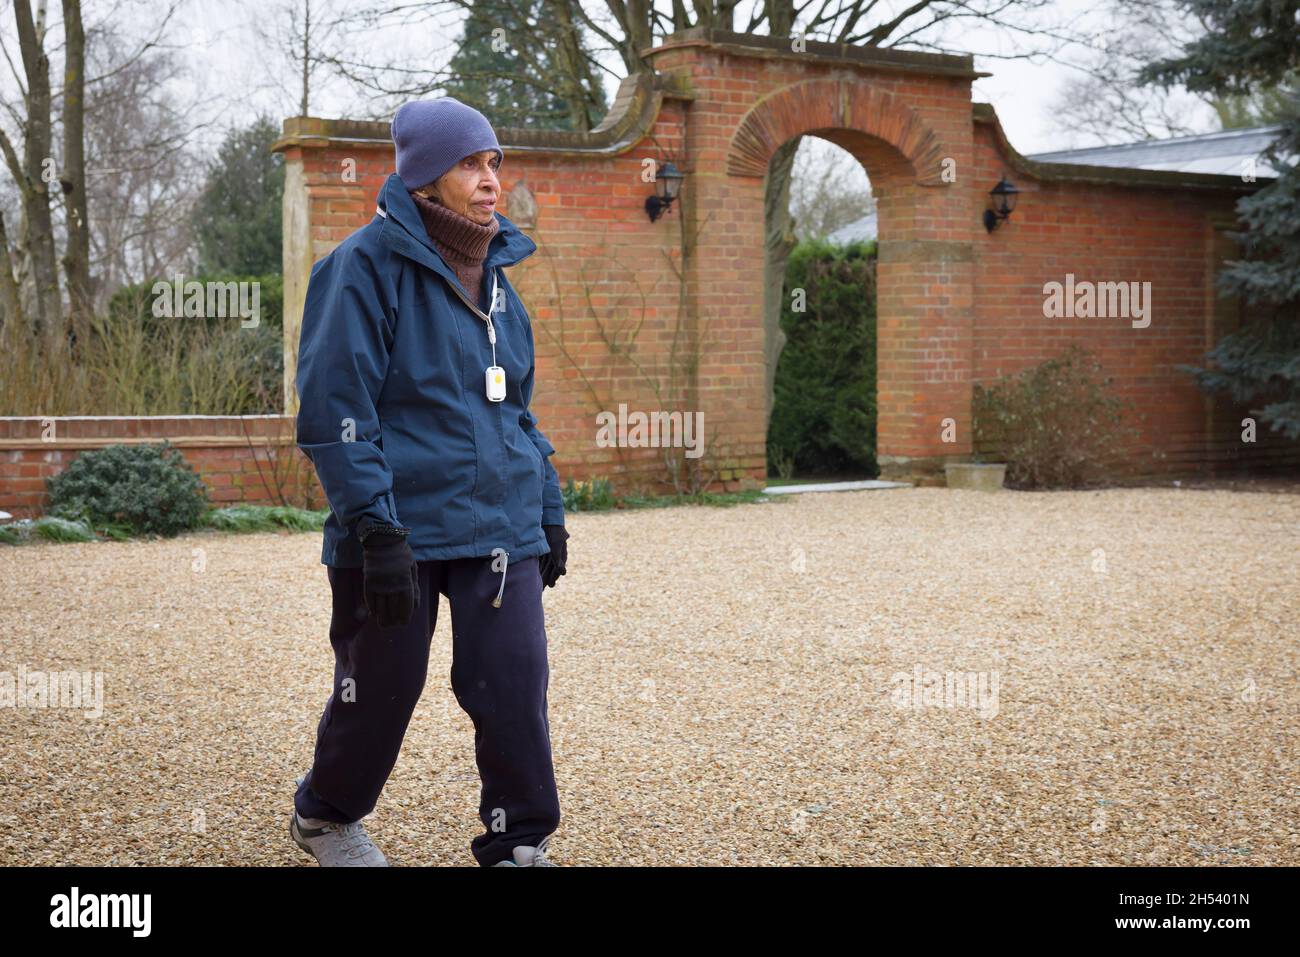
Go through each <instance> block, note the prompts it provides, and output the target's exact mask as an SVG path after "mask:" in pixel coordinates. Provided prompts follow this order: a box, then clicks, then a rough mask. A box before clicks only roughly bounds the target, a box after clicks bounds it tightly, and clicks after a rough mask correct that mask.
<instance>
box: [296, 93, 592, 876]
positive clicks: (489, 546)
mask: <svg viewBox="0 0 1300 957" xmlns="http://www.w3.org/2000/svg"><path fill="white" fill-rule="evenodd" d="M392 135H393V141H394V143H395V144H396V147H397V171H396V172H395V173H393V174H391V175H390V176H389V177H388V180H387V181H386V182H385V183H384V185H383V187H382V188H381V189H380V191H379V194H378V197H377V208H376V211H375V216H374V218H373V219H371V221H370V222H369V223H368V224H367V225H366V226H363V227H362V228H360V229H358V230H357V231H356V232H354V233H352V234H351V235H350V236H348V237H347V238H346V239H345V240H343V242H341V243H340V244H339V245H338V247H337V248H336V249H335V250H334V251H333V252H332V253H330V254H329V255H328V256H326V257H325V258H324V259H322V260H321V261H320V262H318V263H316V264H315V265H314V266H313V267H312V271H311V281H310V283H309V285H308V288H307V298H306V304H305V307H304V310H303V324H302V339H301V342H300V345H299V351H298V375H297V389H298V396H299V400H300V405H299V412H298V421H297V426H298V434H297V440H298V446H299V447H300V448H301V449H302V450H303V452H304V453H306V455H307V456H308V457H309V458H310V459H311V461H312V463H313V464H314V465H315V467H316V474H317V476H318V477H319V478H320V483H321V487H322V488H323V489H324V491H325V495H326V497H327V499H328V500H329V506H330V515H329V518H328V520H327V521H326V523H325V541H324V548H323V551H322V555H321V562H322V564H324V565H326V566H327V575H328V578H329V583H330V588H331V591H332V595H333V598H332V618H331V622H330V644H331V645H332V646H333V649H334V660H335V665H334V691H333V694H332V695H331V696H330V698H329V701H328V702H327V703H326V705H325V711H324V714H323V715H322V717H321V719H320V724H319V726H318V728H317V731H316V752H315V760H314V763H313V764H312V767H311V770H310V771H309V772H308V773H307V774H305V775H304V776H303V777H301V778H299V779H298V791H297V794H296V795H295V798H294V805H295V807H294V812H293V815H292V818H291V822H290V832H291V834H292V836H293V839H294V841H295V843H297V844H298V846H299V847H301V848H303V849H304V850H306V851H307V852H308V853H310V854H312V855H313V856H314V857H315V858H316V859H317V860H318V861H319V862H320V864H321V865H324V866H362V867H365V866H385V865H386V864H387V860H386V858H385V857H384V855H383V854H382V853H381V852H380V851H379V849H378V848H376V847H375V845H374V844H373V843H372V842H371V840H370V838H369V837H368V836H367V835H366V832H365V829H364V827H363V825H362V824H361V818H363V817H364V816H366V815H367V814H369V813H370V812H371V811H372V810H373V809H374V807H375V804H376V802H377V801H378V799H379V794H380V792H381V791H382V790H383V787H384V783H385V781H387V779H388V776H389V774H390V773H391V772H392V769H393V766H394V764H395V763H396V761H397V755H398V751H399V749H400V747H401V743H402V738H403V736H404V734H405V732H406V727H407V724H408V722H409V721H410V718H411V712H412V711H413V709H414V708H415V705H416V702H417V701H418V700H419V697H420V693H421V691H422V689H423V688H424V683H425V673H426V671H427V667H428V657H429V646H430V642H431V640H432V636H433V631H434V625H435V622H436V620H437V614H438V604H439V598H438V596H439V594H442V595H446V596H447V600H448V603H449V605H450V608H451V624H452V655H453V663H452V667H451V685H452V690H453V691H454V692H455V695H456V700H457V702H459V704H460V706H461V707H462V708H463V709H464V710H465V711H466V712H467V713H468V714H469V716H470V717H471V718H472V719H473V722H474V746H475V757H476V759H477V762H478V770H479V776H480V777H481V778H482V782H483V787H482V791H481V796H480V803H479V809H478V812H479V818H480V819H481V820H482V822H483V826H484V828H485V831H484V832H483V833H482V834H480V835H478V836H476V837H475V838H474V840H473V842H472V843H471V851H472V853H473V854H474V857H475V859H476V860H477V861H478V863H479V864H481V865H483V866H489V867H490V866H550V865H551V862H549V861H547V860H546V856H545V847H546V843H547V842H548V841H549V839H550V835H551V833H552V832H553V831H554V830H555V829H556V827H557V826H558V825H559V820H560V808H559V798H558V795H557V793H556V787H555V773H554V770H553V768H552V765H551V744H550V728H549V725H548V722H547V714H546V689H547V681H548V677H549V669H548V666H547V658H546V631H545V627H544V622H543V616H542V588H543V587H544V586H548V587H553V586H554V585H555V583H556V580H557V579H558V577H559V576H560V575H563V574H564V573H565V561H566V545H565V539H567V538H568V533H567V532H566V531H565V529H564V506H563V500H562V498H561V495H560V483H559V476H558V475H557V474H556V471H555V468H554V467H553V466H552V465H551V463H550V461H549V459H548V456H550V455H551V454H552V453H553V452H554V451H555V449H554V448H553V447H552V446H551V443H550V442H548V441H547V440H546V436H544V435H543V434H542V432H541V430H540V429H539V428H538V427H537V420H536V418H535V417H534V416H533V415H532V413H531V412H530V411H529V408H528V406H529V401H530V399H531V397H532V394H533V385H534V369H533V333H532V325H531V323H530V321H529V318H528V313H527V312H526V311H525V310H524V307H523V304H522V303H521V302H520V301H519V297H518V296H517V295H516V294H515V291H514V289H513V288H512V287H511V285H510V282H509V281H508V280H507V279H506V276H505V267H507V266H511V265H514V264H515V263H517V262H519V261H520V260H522V259H524V258H525V257H527V256H529V255H530V254H532V253H533V252H534V250H535V249H536V248H537V247H536V246H535V245H534V243H533V242H532V240H530V239H529V238H528V237H527V236H525V235H524V234H523V233H522V232H520V231H519V229H518V228H516V227H515V226H514V224H513V223H511V222H510V221H509V220H508V219H506V218H505V217H504V216H502V215H501V214H500V213H499V212H497V211H496V205H497V201H498V199H499V198H500V192H501V184H500V182H499V181H498V180H497V171H498V169H499V167H500V164H501V160H502V158H503V154H502V151H501V147H500V146H499V145H498V144H497V139H496V134H495V133H494V132H493V130H492V127H491V125H490V124H489V123H488V121H487V119H486V118H485V117H484V116H483V115H482V114H481V113H479V112H478V111H477V110H475V109H473V108H471V107H469V106H466V105H465V104H463V103H460V102H458V101H456V100H454V99H451V98H450V97H447V98H443V99H439V100H421V101H414V102H410V103H406V104H404V105H403V106H402V107H401V108H400V109H399V110H398V111H397V113H396V115H395V116H394V118H393V123H392Z"/></svg>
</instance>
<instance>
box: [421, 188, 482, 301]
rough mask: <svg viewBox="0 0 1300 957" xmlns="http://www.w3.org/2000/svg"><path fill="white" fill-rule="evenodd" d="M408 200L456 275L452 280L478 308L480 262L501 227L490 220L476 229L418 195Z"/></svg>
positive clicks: (441, 206) (464, 219) (465, 219)
mask: <svg viewBox="0 0 1300 957" xmlns="http://www.w3.org/2000/svg"><path fill="white" fill-rule="evenodd" d="M411 199H413V200H415V208H416V209H418V210H419V211H420V218H421V219H422V220H424V228H425V229H426V230H428V232H429V239H431V240H432V241H433V244H434V246H436V247H437V249H438V252H439V253H441V254H442V258H443V259H445V260H446V261H447V265H448V266H450V267H451V268H452V270H453V271H454V272H455V273H456V278H457V279H459V280H460V284H461V285H462V286H464V287H465V291H466V292H468V293H469V295H470V299H471V301H473V302H475V303H478V305H479V306H480V308H481V307H482V306H483V302H482V299H481V298H480V296H481V286H482V281H483V260H484V259H485V258H486V257H487V248H488V243H490V242H491V241H492V237H493V236H495V235H496V234H497V230H498V229H499V228H500V226H501V224H500V222H499V221H498V220H497V218H496V217H495V216H493V217H492V222H490V223H488V224H487V225H486V226H480V225H479V224H478V223H476V222H474V221H473V220H472V219H468V218H466V217H464V216H462V215H461V214H460V213H456V212H452V211H451V210H450V209H448V208H447V207H446V206H443V205H441V204H440V203H435V202H434V201H433V200H431V199H425V198H424V197H423V196H421V195H420V194H419V193H411Z"/></svg>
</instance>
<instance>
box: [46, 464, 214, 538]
mask: <svg viewBox="0 0 1300 957" xmlns="http://www.w3.org/2000/svg"><path fill="white" fill-rule="evenodd" d="M48 484H49V491H50V508H49V512H50V514H51V515H53V516H55V517H57V518H66V519H72V520H74V521H77V520H79V521H84V522H86V523H87V524H89V525H91V526H93V527H94V528H97V529H106V530H108V531H109V532H110V534H114V533H116V534H115V537H120V535H121V534H122V533H123V532H124V531H129V532H130V533H132V534H146V535H148V534H156V535H166V536H172V535H175V534H177V533H178V532H182V531H185V530H187V529H192V528H197V527H198V526H199V525H200V523H201V522H202V519H203V515H204V513H205V512H206V511H207V507H208V501H207V498H208V496H207V489H206V488H205V487H204V485H203V482H202V480H201V479H200V478H199V476H198V474H197V473H195V471H194V470H193V469H192V468H190V466H189V464H188V463H187V462H186V461H185V459H184V458H183V457H182V456H181V454H180V452H179V451H178V450H177V449H176V447H175V446H173V445H171V444H170V443H168V442H162V443H159V444H157V445H110V446H108V447H107V448H102V449H95V450H94V451H90V452H83V453H82V454H81V455H78V456H77V457H76V458H75V459H74V460H73V462H72V464H71V465H69V466H68V468H67V469H66V470H65V471H63V472H61V473H60V474H58V475H56V476H54V478H52V479H50V480H49V483H48Z"/></svg>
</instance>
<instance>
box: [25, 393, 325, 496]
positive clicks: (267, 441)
mask: <svg viewBox="0 0 1300 957" xmlns="http://www.w3.org/2000/svg"><path fill="white" fill-rule="evenodd" d="M293 429H294V420H293V417H292V416H286V415H249V416H227V415H178V416H69V417H47V418H41V417H19V418H14V417H0V509H3V510H4V511H7V512H10V513H12V514H13V515H15V516H17V517H32V516H34V515H38V514H40V513H41V512H42V511H43V510H44V508H45V505H46V502H47V495H46V481H47V480H48V479H50V478H52V477H53V476H55V475H57V474H58V473H59V472H62V471H63V470H64V469H65V468H67V467H68V465H69V464H70V463H71V462H72V460H73V459H74V458H76V456H77V455H78V454H79V453H81V452H83V451H85V450H86V449H99V448H104V447H105V446H108V445H121V444H142V443H150V442H161V441H163V440H164V439H166V440H167V441H169V442H170V443H171V444H172V445H174V446H176V447H177V448H178V449H179V450H180V452H181V454H182V455H184V457H185V460H186V461H187V462H189V463H190V465H192V466H193V467H194V469H195V471H197V472H198V473H199V476H200V477H201V478H202V479H203V482H204V484H205V485H207V487H208V494H209V497H210V498H211V500H212V502H213V504H216V505H226V504H230V503H234V502H243V503H248V504H253V505H279V504H283V503H284V502H289V503H291V504H300V505H310V506H312V507H316V508H320V507H323V506H324V503H325V496H324V494H323V493H322V492H321V490H320V485H319V483H318V482H317V481H316V474H315V470H314V469H313V468H312V464H311V462H310V461H309V460H308V459H307V457H306V456H304V455H303V454H302V452H300V451H299V450H298V448H297V445H296V444H295V442H294V431H293Z"/></svg>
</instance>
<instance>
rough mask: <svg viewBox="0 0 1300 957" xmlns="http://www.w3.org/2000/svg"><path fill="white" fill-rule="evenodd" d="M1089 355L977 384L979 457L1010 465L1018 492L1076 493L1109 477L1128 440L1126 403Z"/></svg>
mask: <svg viewBox="0 0 1300 957" xmlns="http://www.w3.org/2000/svg"><path fill="white" fill-rule="evenodd" d="M1110 384H1111V380H1110V379H1109V378H1107V377H1105V376H1104V375H1103V374H1102V370H1101V364H1100V363H1099V362H1098V361H1097V359H1096V358H1095V357H1094V356H1092V355H1091V354H1090V353H1088V352H1086V351H1084V350H1083V349H1081V348H1079V347H1078V346H1071V347H1070V348H1069V349H1067V350H1066V351H1065V352H1064V353H1063V354H1062V355H1060V356H1058V357H1057V358H1055V359H1049V360H1048V361H1046V362H1043V363H1041V364H1039V365H1036V366H1033V367H1032V368H1029V369H1026V370H1024V371H1023V372H1020V373H1019V374H1017V375H1014V376H1005V377H1003V378H1002V379H999V380H998V381H997V382H996V383H994V384H993V385H992V386H991V387H985V386H982V385H976V386H975V396H974V419H975V427H974V437H975V449H976V452H977V455H979V456H980V457H984V458H989V457H992V458H995V459H996V460H997V461H1002V462H1006V463H1007V477H1006V481H1007V485H1009V486H1011V487H1012V488H1070V487H1075V486H1079V485H1084V484H1086V483H1088V482H1090V481H1092V480H1094V479H1095V478H1097V477H1098V476H1099V475H1100V474H1102V473H1104V472H1105V471H1106V469H1107V468H1109V467H1110V466H1111V465H1112V464H1113V463H1114V462H1115V460H1116V456H1117V453H1118V451H1119V445H1120V443H1121V441H1122V440H1123V438H1124V437H1125V436H1126V435H1127V429H1126V428H1125V427H1124V426H1123V407H1124V403H1123V402H1122V400H1120V399H1119V398H1116V397H1115V396H1113V395H1111V394H1110V393H1109V391H1108V390H1109V387H1110Z"/></svg>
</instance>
